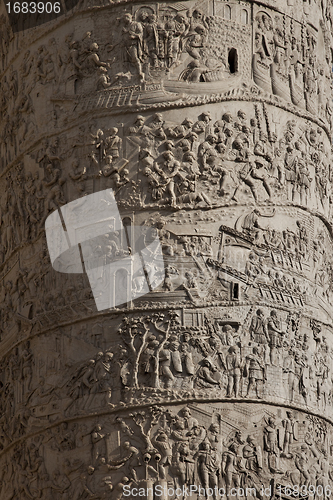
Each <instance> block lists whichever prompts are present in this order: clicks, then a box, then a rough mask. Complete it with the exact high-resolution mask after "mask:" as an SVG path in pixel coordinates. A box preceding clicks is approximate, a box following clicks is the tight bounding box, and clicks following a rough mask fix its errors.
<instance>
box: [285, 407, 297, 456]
mask: <svg viewBox="0 0 333 500" xmlns="http://www.w3.org/2000/svg"><path fill="white" fill-rule="evenodd" d="M282 425H283V427H284V440H283V451H282V453H281V457H285V458H293V454H292V453H291V445H292V444H293V443H294V441H297V440H298V421H297V420H296V419H295V418H294V416H293V414H292V412H291V411H287V418H286V419H284V420H283V421H282Z"/></svg>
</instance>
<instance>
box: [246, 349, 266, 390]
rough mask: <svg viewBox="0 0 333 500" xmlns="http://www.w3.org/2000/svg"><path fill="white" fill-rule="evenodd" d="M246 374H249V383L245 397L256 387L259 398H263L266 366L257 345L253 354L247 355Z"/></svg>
mask: <svg viewBox="0 0 333 500" xmlns="http://www.w3.org/2000/svg"><path fill="white" fill-rule="evenodd" d="M244 372H245V373H244V374H245V376H246V374H248V377H249V383H248V386H247V391H246V395H245V397H248V395H249V394H250V392H251V390H252V389H255V391H256V395H257V398H262V385H263V383H264V382H265V381H266V367H265V365H264V363H263V360H262V358H261V356H260V354H259V350H258V348H257V347H253V349H252V354H249V355H248V356H247V357H246V363H245V367H244Z"/></svg>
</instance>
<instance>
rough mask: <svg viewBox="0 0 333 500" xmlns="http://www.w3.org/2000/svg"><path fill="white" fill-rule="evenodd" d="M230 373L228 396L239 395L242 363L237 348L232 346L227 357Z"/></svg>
mask: <svg viewBox="0 0 333 500" xmlns="http://www.w3.org/2000/svg"><path fill="white" fill-rule="evenodd" d="M225 363H226V367H227V375H228V387H227V394H226V397H227V398H231V397H232V396H234V397H235V398H237V397H238V396H239V388H240V379H241V368H242V363H241V360H240V358H239V354H238V353H237V351H236V348H235V347H233V346H231V347H229V349H228V354H227V356H226V358H225Z"/></svg>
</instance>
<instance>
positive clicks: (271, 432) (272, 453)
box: [264, 417, 281, 474]
mask: <svg viewBox="0 0 333 500" xmlns="http://www.w3.org/2000/svg"><path fill="white" fill-rule="evenodd" d="M264 445H265V451H267V454H268V467H269V470H270V471H271V472H272V473H273V474H279V473H281V471H280V450H279V445H278V434H277V429H276V422H275V419H274V418H273V417H269V419H268V422H267V426H266V427H265V428H264Z"/></svg>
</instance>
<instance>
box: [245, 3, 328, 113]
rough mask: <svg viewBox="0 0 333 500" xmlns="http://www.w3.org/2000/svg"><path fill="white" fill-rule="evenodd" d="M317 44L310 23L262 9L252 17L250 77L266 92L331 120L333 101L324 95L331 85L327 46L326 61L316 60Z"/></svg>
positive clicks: (316, 37)
mask: <svg viewBox="0 0 333 500" xmlns="http://www.w3.org/2000/svg"><path fill="white" fill-rule="evenodd" d="M321 26H322V29H323V32H324V37H325V27H324V24H322V25H321ZM327 35H328V34H326V36H327ZM317 46H318V33H317V31H316V30H314V29H313V28H312V27H310V26H309V25H308V26H306V25H305V24H298V23H295V22H294V21H293V20H291V19H289V18H288V17H287V16H283V15H275V16H274V17H273V16H272V15H270V14H268V13H267V12H265V11H261V12H259V13H258V14H257V16H256V19H255V49H254V57H253V78H254V81H255V82H256V83H257V84H258V85H259V86H260V87H262V88H263V89H264V90H266V91H267V92H269V93H272V92H273V94H275V95H278V96H279V97H282V98H283V99H285V100H287V101H289V102H292V103H293V104H294V105H296V106H298V107H300V108H302V109H306V110H307V111H309V112H310V113H313V114H316V115H318V116H319V117H320V118H322V119H323V120H326V121H328V122H331V121H332V104H331V100H330V99H329V98H327V97H325V95H329V94H330V93H331V88H332V84H331V74H330V72H329V71H328V68H329V65H328V64H327V62H329V60H330V55H329V50H327V49H328V48H329V47H327V45H326V50H327V52H326V60H325V59H322V60H318V57H317V56H316V49H317Z"/></svg>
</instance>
